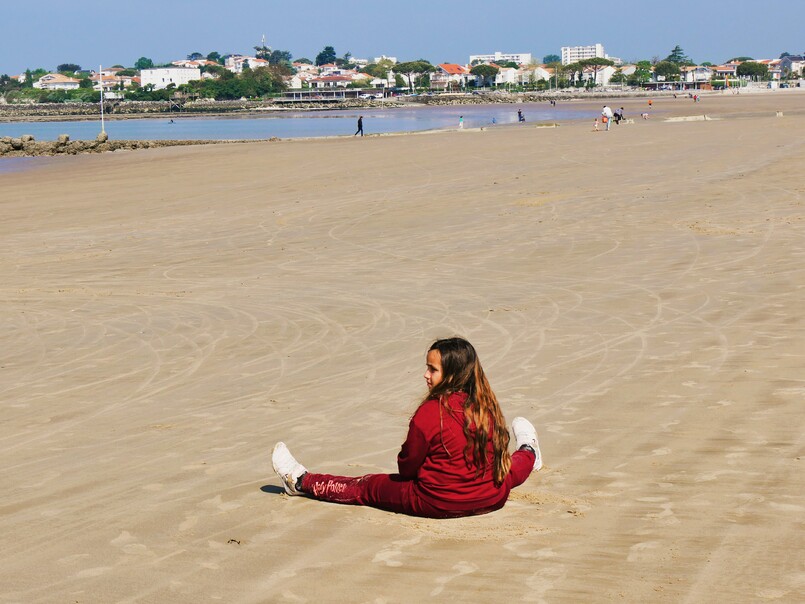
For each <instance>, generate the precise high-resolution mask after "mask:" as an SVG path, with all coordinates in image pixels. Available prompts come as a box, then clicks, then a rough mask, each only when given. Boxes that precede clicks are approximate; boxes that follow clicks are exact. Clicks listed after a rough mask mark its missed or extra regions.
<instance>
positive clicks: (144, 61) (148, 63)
mask: <svg viewBox="0 0 805 604" xmlns="http://www.w3.org/2000/svg"><path fill="white" fill-rule="evenodd" d="M153 66H154V62H153V61H152V60H151V59H149V58H147V57H140V58H139V59H137V61H136V62H135V63H134V68H135V69H138V70H140V71H142V70H143V69H151V68H152V67H153Z"/></svg>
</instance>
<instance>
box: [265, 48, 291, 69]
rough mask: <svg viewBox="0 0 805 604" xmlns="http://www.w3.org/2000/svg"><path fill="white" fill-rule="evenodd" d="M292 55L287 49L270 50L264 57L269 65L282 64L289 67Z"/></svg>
mask: <svg viewBox="0 0 805 604" xmlns="http://www.w3.org/2000/svg"><path fill="white" fill-rule="evenodd" d="M292 57H293V55H292V54H291V53H290V52H288V51H287V50H272V51H271V53H270V54H269V55H268V58H267V59H266V60H267V61H268V62H269V64H270V65H283V66H285V67H287V68H288V69H289V70H290V69H291V58H292Z"/></svg>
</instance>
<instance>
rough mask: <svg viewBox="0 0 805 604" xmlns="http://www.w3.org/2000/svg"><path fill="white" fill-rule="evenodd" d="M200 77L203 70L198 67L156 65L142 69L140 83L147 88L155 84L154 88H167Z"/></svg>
mask: <svg viewBox="0 0 805 604" xmlns="http://www.w3.org/2000/svg"><path fill="white" fill-rule="evenodd" d="M200 79H201V70H200V69H199V68H198V67H155V68H154V69H143V70H142V71H140V85H141V86H142V87H143V88H145V87H146V86H148V85H149V84H153V85H154V90H160V89H162V88H167V87H168V86H170V85H171V84H175V85H176V86H177V87H178V86H181V85H182V84H187V83H188V82H191V81H193V80H200Z"/></svg>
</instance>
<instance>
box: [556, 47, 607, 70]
mask: <svg viewBox="0 0 805 604" xmlns="http://www.w3.org/2000/svg"><path fill="white" fill-rule="evenodd" d="M595 57H601V58H602V59H605V58H606V57H607V55H606V54H605V53H604V45H603V44H593V45H592V46H563V47H562V65H570V64H571V63H577V62H578V61H582V60H584V59H593V58H595Z"/></svg>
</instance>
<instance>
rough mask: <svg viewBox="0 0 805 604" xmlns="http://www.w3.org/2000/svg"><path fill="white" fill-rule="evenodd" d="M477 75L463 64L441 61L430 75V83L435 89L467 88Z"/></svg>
mask: <svg viewBox="0 0 805 604" xmlns="http://www.w3.org/2000/svg"><path fill="white" fill-rule="evenodd" d="M474 79H475V76H474V75H472V74H471V73H470V70H469V69H467V68H466V67H464V66H463V65H457V64H455V63H440V64H439V65H437V66H436V71H435V72H434V73H432V74H431V76H430V85H431V88H433V89H434V90H450V89H451V88H452V89H459V88H465V87H466V86H467V84H468V83H469V82H470V80H474Z"/></svg>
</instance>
